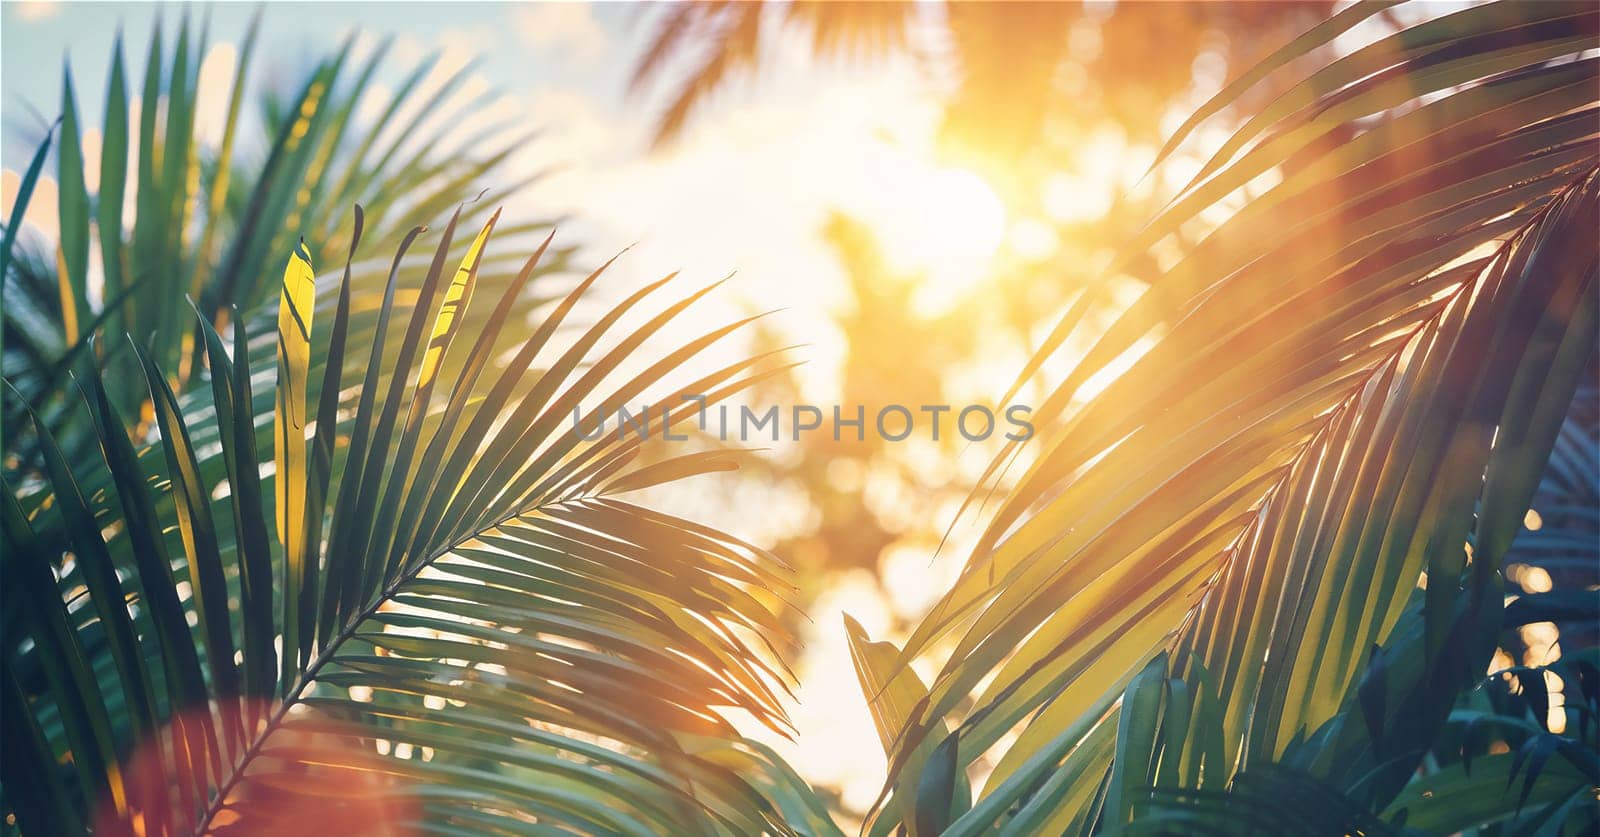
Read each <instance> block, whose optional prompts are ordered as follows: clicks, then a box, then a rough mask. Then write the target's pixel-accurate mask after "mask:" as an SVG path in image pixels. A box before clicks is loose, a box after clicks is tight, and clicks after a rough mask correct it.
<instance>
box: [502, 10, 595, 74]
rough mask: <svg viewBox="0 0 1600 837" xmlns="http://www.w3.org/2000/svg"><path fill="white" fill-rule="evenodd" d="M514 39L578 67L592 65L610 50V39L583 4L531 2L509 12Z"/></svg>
mask: <svg viewBox="0 0 1600 837" xmlns="http://www.w3.org/2000/svg"><path fill="white" fill-rule="evenodd" d="M511 22H512V25H513V26H515V27H516V30H517V36H518V38H519V39H520V40H521V41H522V42H524V43H526V44H527V45H528V46H531V47H535V48H538V49H549V50H550V51H551V52H554V53H557V54H560V55H561V56H562V57H564V58H566V59H568V60H570V61H573V62H576V63H577V64H579V65H581V66H592V65H593V64H594V63H595V62H596V61H597V60H598V59H599V58H600V57H601V56H603V55H605V54H606V52H607V51H608V50H609V49H610V47H611V36H610V35H609V34H608V33H607V32H606V30H605V27H603V26H601V25H600V22H599V21H598V20H596V19H595V17H594V14H593V12H592V10H591V9H590V7H589V5H588V4H587V3H535V4H533V5H528V6H520V7H518V8H517V9H516V10H515V11H513V12H512V13H511Z"/></svg>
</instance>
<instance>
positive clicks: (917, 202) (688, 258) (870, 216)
mask: <svg viewBox="0 0 1600 837" xmlns="http://www.w3.org/2000/svg"><path fill="white" fill-rule="evenodd" d="M256 8H257V7H256V6H254V5H252V4H242V3H239V4H236V3H219V4H215V5H211V6H208V7H190V8H189V12H190V13H191V14H194V15H197V16H203V15H209V19H210V38H209V47H208V51H207V54H206V57H205V59H204V61H205V63H204V64H202V72H201V77H202V80H201V93H200V98H201V105H200V108H201V112H200V115H199V117H198V122H199V124H200V128H199V130H200V133H201V135H202V137H205V136H207V131H208V125H211V126H214V125H216V124H218V123H220V122H221V120H222V117H223V114H224V113H225V111H226V95H227V90H228V86H229V85H230V84H231V78H232V72H233V69H234V62H235V61H236V60H237V53H238V44H239V41H240V39H241V38H242V37H243V35H244V33H245V31H246V29H247V26H248V23H249V20H250V17H251V15H252V14H254V13H255V11H256ZM182 11H183V10H182V8H181V7H174V6H171V5H166V6H162V5H159V4H146V3H128V4H89V3H79V4H63V3H37V2H28V3H18V2H7V3H5V4H4V5H3V6H0V37H3V45H4V49H3V50H0V94H3V96H0V98H3V102H4V107H3V110H0V118H3V132H0V169H4V172H3V173H0V181H3V182H0V186H3V187H4V188H3V189H0V214H4V215H6V216H7V217H9V213H10V211H11V202H12V200H13V199H14V197H15V193H16V189H17V183H18V181H19V175H18V172H19V171H20V170H22V169H24V168H25V167H26V165H27V162H28V160H29V158H30V157H31V156H32V153H33V151H34V149H35V147H36V145H37V143H38V142H39V140H40V138H41V137H42V135H43V131H44V128H45V127H46V126H47V125H48V123H49V122H50V121H52V120H53V119H54V117H55V114H56V113H57V112H58V111H59V102H60V96H61V67H62V62H63V61H70V63H71V66H72V70H73V73H74V77H75V78H76V79H77V86H78V90H77V95H78V97H79V99H78V100H79V109H80V113H82V114H84V115H85V117H84V119H85V123H86V125H89V126H94V125H98V122H99V117H98V114H99V113H100V112H101V109H102V107H103V99H104V85H105V79H106V76H107V72H108V66H109V58H110V49H109V47H110V45H111V43H112V42H113V39H114V38H115V37H116V35H117V33H118V32H119V31H120V32H121V33H122V35H123V37H124V38H125V42H126V49H127V51H128V60H129V65H130V68H131V72H133V73H135V74H137V73H138V72H141V71H142V66H143V53H144V49H145V45H146V44H147V43H148V41H149V37H150V32H151V27H152V26H153V25H155V23H156V21H157V20H158V18H164V19H165V21H166V26H167V29H166V31H167V32H168V33H170V32H171V31H172V29H173V26H174V18H175V17H176V16H177V15H179V14H181V13H182ZM262 11H263V19H262V31H261V36H260V38H261V40H260V43H259V46H258V52H257V59H256V61H255V62H254V64H253V65H252V66H253V69H252V72H253V73H255V74H256V79H257V81H258V82H259V81H265V82H267V83H274V82H276V83H277V84H280V85H286V84H288V83H289V81H288V80H289V79H291V78H297V77H298V76H299V72H298V66H297V65H298V63H301V62H309V61H310V60H311V57H312V56H316V55H324V54H327V53H328V52H329V51H331V50H332V49H334V48H335V47H336V46H337V45H338V44H339V43H341V42H342V41H343V40H344V39H345V38H347V37H349V36H350V35H351V34H352V33H359V34H357V36H356V37H357V46H356V50H357V52H358V53H359V52H362V51H364V50H370V49H371V48H372V47H373V46H374V45H375V44H376V43H378V41H379V39H380V38H381V37H382V36H384V35H393V36H394V38H395V40H394V44H393V46H392V49H391V53H390V56H389V60H388V61H387V62H386V63H385V70H386V71H387V72H388V75H387V76H386V77H385V76H380V78H379V79H378V81H379V83H380V84H387V85H394V84H397V83H398V81H399V78H400V77H402V76H403V75H404V74H405V73H406V72H409V71H410V70H411V69H412V68H413V67H415V66H416V65H417V63H418V62H420V61H422V60H424V59H425V57H426V56H428V55H429V54H430V53H432V52H434V51H436V50H437V51H442V52H443V55H444V62H443V66H444V67H445V69H446V70H453V69H455V68H456V67H459V66H461V65H462V64H463V63H465V62H467V61H469V60H472V61H475V62H476V63H475V65H474V67H475V69H474V70H473V76H472V78H471V79H470V80H469V81H468V82H467V84H466V85H465V89H466V90H468V91H481V90H491V91H497V93H498V96H497V98H496V99H495V103H494V105H493V107H492V109H491V110H492V111H493V112H494V113H493V114H491V115H495V114H498V115H501V116H510V117H513V121H514V122H516V123H517V128H518V129H519V130H522V129H528V128H534V127H538V128H541V129H543V131H542V133H541V135H540V136H539V138H538V139H537V140H535V141H534V142H533V143H531V144H529V145H528V146H527V147H526V148H524V149H523V150H522V151H521V152H520V153H519V154H518V156H517V157H516V158H515V159H513V160H512V161H511V165H510V168H511V169H512V170H523V171H531V170H535V169H542V168H547V167H551V166H556V167H559V171H558V172H557V173H556V174H554V175H553V176H551V177H549V178H547V179H546V180H544V181H542V182H540V183H539V184H537V185H536V186H535V187H534V188H532V189H530V190H529V191H527V192H526V193H525V194H523V195H521V196H520V197H518V198H516V199H514V202H513V203H512V204H511V205H509V206H508V207H507V208H506V217H507V218H508V219H520V220H531V219H540V218H548V217H552V216H557V215H559V216H566V217H567V218H568V220H566V221H564V222H563V224H562V226H561V230H560V238H561V240H562V241H565V242H566V243H568V244H573V243H576V244H578V245H580V247H581V250H580V252H581V254H582V258H581V259H580V261H579V264H580V265H595V264H598V263H599V262H601V261H603V260H604V259H606V258H609V257H610V256H612V255H614V254H615V253H617V252H618V251H620V250H621V249H623V248H625V247H627V248H630V249H629V251H628V253H627V254H626V256H625V257H624V258H623V259H621V260H620V261H619V262H618V263H617V265H616V266H615V268H614V269H613V271H614V278H613V279H611V280H608V281H611V282H615V283H616V284H617V286H621V287H634V286H637V285H638V284H639V283H642V282H644V281H647V280H649V279H654V278H657V277H659V276H661V275H663V274H665V273H667V272H670V271H673V270H681V271H682V272H683V273H684V274H685V276H686V277H689V278H691V279H692V280H693V281H695V282H696V283H703V282H709V281H712V280H715V279H718V278H721V277H723V276H726V275H729V274H733V277H734V278H733V280H732V281H731V282H729V283H728V285H727V286H725V289H724V290H723V291H719V293H717V294H715V295H713V297H711V298H710V299H709V300H708V302H709V307H708V308H706V309H704V310H703V311H702V314H703V316H704V317H706V318H707V319H709V320H717V321H718V324H720V323H721V322H727V321H728V320H729V319H731V318H733V317H736V316H740V315H743V314H746V313H751V312H754V311H765V310H772V309H779V310H777V312H776V313H775V314H774V315H773V316H772V318H771V319H770V320H769V325H770V326H771V327H773V328H774V329H775V330H777V331H778V332H779V333H780V334H786V335H787V336H789V337H790V338H792V340H793V341H794V342H804V343H807V344H808V345H807V346H806V348H805V360H806V362H807V365H806V367H804V368H803V369H802V370H801V371H800V373H799V374H800V377H801V382H802V386H804V387H805V388H806V389H807V391H808V392H809V393H810V394H811V398H812V400H813V401H814V402H815V403H828V401H829V399H830V397H831V396H832V395H833V393H832V392H830V390H831V388H832V387H833V380H834V374H833V367H834V366H835V365H836V364H837V362H838V359H839V355H840V353H841V352H842V348H841V346H840V343H839V341H838V339H837V334H836V332H835V326H834V324H833V320H832V316H831V315H832V314H833V313H835V312H837V311H838V310H839V308H840V306H843V305H848V304H849V300H848V299H847V298H846V296H847V294H846V293H845V291H844V287H845V285H844V280H843V275H842V273H841V269H840V266H839V265H838V263H837V262H836V261H835V259H834V257H833V255H832V253H831V251H830V250H829V249H828V247H827V246H825V245H824V244H823V242H822V240H821V238H820V232H821V227H822V224H823V222H824V220H825V219H826V217H827V215H828V213H829V212H830V211H834V210H842V211H845V212H847V213H849V214H851V215H852V216H855V217H858V218H859V219H861V220H863V221H865V222H866V223H868V224H869V225H870V227H871V228H872V229H873V231H874V232H875V233H876V235H877V237H878V239H879V241H880V244H881V245H882V246H883V248H884V250H885V255H886V256H887V258H888V260H889V263H890V266H891V267H892V268H895V269H903V270H920V271H924V272H926V274H927V283H926V285H925V287H924V293H922V294H921V295H920V296H919V297H918V300H917V302H918V305H919V306H923V307H925V308H927V309H928V311H929V312H933V311H937V310H938V309H939V308H940V306H941V304H942V303H943V300H944V299H947V298H948V297H950V296H951V294H950V293H949V291H951V290H954V289H955V288H957V287H958V286H960V285H961V284H962V283H964V282H969V281H974V280H973V277H977V276H980V275H982V274H983V273H984V267H985V266H986V263H987V260H988V259H989V258H990V257H991V256H992V254H993V253H994V252H995V251H996V249H997V248H998V247H999V246H1000V245H1001V243H1002V240H1003V239H1005V238H1006V237H1007V236H1013V235H1015V234H1016V226H1017V225H1015V224H1010V223H1009V222H1008V219H1007V218H1006V215H1005V210H1004V208H1003V207H1002V206H1001V205H1000V202H999V201H998V199H996V197H995V196H994V194H993V192H991V191H990V190H989V188H988V187H987V186H986V185H985V184H984V183H983V182H982V181H981V180H979V179H978V178H977V177H976V176H975V175H973V174H971V173H969V172H965V171H961V170H956V169H950V168H946V167H944V166H943V165H942V164H941V163H940V162H939V161H938V160H937V159H936V155H935V150H934V138H935V132H936V127H937V124H938V119H939V118H940V115H941V112H940V105H939V102H940V98H939V91H938V90H937V89H936V88H937V84H936V82H935V81H934V80H931V79H929V78H928V77H927V76H926V75H925V73H924V72H923V71H922V69H921V68H920V67H919V66H917V65H916V64H915V63H914V62H912V61H911V60H909V59H897V60H890V61H888V62H887V63H881V64H876V65H874V66H872V67H870V68H867V67H861V66H855V65H851V64H849V63H844V64H838V63H830V64H828V65H824V66H820V67H819V66H818V65H817V64H816V63H814V62H812V61H811V60H810V59H809V50H808V48H807V47H806V45H805V43H804V41H803V40H802V38H801V37H795V38H790V39H788V40H785V39H784V38H783V37H782V36H781V35H780V37H779V38H778V39H776V40H775V41H769V43H773V44H775V48H773V49H769V50H768V51H767V58H766V60H765V62H764V64H763V66H762V67H761V68H760V70H759V72H758V77H757V78H740V79H736V80H735V81H734V82H733V83H732V84H730V85H728V86H727V88H726V89H724V90H722V91H721V92H719V93H718V94H716V96H715V97H714V99H713V100H712V101H711V102H710V103H709V105H708V106H707V107H705V108H704V109H703V110H702V111H701V112H700V113H699V114H698V115H697V116H696V117H695V118H693V119H692V120H691V121H690V123H689V126H688V128H687V130H686V131H685V133H684V134H683V136H682V137H681V139H680V140H679V141H677V142H675V143H673V144H671V145H670V146H667V147H665V148H661V149H655V150H652V148H651V143H650V137H651V129H652V121H653V116H654V114H655V112H656V110H657V109H658V108H659V107H660V106H661V102H660V100H659V98H651V97H650V96H649V95H648V94H647V95H645V96H642V97H641V96H630V95H629V93H628V90H627V85H628V78H629V75H630V72H631V69H632V65H633V62H634V60H635V56H636V55H637V54H638V53H639V51H640V49H641V48H642V45H643V43H644V42H645V40H646V39H647V37H648V34H649V27H648V25H647V23H648V19H647V18H646V19H645V20H641V15H647V14H648V10H647V8H646V7H641V6H637V5H628V4H593V5H591V4H581V3H547V4H539V5H501V4H478V3H452V4H444V3H399V4H383V5H382V6H379V5H377V4H362V3H319V4H315V5H311V4H304V5H295V4H269V5H267V6H265V7H263V9H262ZM169 38H170V34H169ZM169 43H170V42H169ZM169 48H170V47H169ZM132 86H133V87H134V88H136V86H137V84H136V82H135V83H134V85H132ZM131 92H132V93H134V94H135V95H137V90H136V89H133V90H131ZM212 133H217V132H216V131H212ZM213 139H214V137H213ZM86 144H87V143H86ZM91 151H92V149H91ZM88 169H89V171H90V172H91V173H92V172H94V171H95V170H96V169H97V167H96V166H95V165H93V161H92V159H91V165H90V166H89V167H88ZM46 171H47V173H48V172H49V171H50V169H49V168H47V169H46ZM485 185H488V184H485ZM90 187H91V188H93V187H94V184H92V183H91V184H90ZM53 190H54V184H53V182H50V181H48V180H46V181H42V182H41V184H40V186H39V189H38V191H37V192H36V194H35V198H34V201H33V203H32V204H31V205H30V208H29V214H28V221H29V223H30V224H31V225H32V226H34V227H35V228H36V229H35V233H43V234H45V235H52V236H53V234H54V227H55V221H54V214H55V208H54V192H53ZM735 351H736V350H735ZM773 513H774V514H779V513H780V512H778V511H775V512H773ZM758 525H759V524H758ZM743 534H750V533H743ZM890 563H891V564H893V563H894V562H893V561H891V562H890ZM899 564H900V565H903V566H900V570H902V571H900V572H896V575H897V576H898V581H897V582H896V584H894V585H892V586H893V588H894V589H896V590H903V591H907V593H906V594H907V595H912V596H917V595H921V596H922V597H923V598H926V599H929V600H931V598H932V597H933V596H935V595H936V594H937V592H938V591H939V590H941V589H943V586H944V585H945V584H947V583H948V582H949V580H950V579H949V578H948V577H947V576H948V575H949V573H950V572H951V571H953V568H954V566H955V564H954V561H953V560H952V561H951V562H949V563H948V565H943V566H941V567H939V568H932V567H929V566H928V564H927V562H926V559H925V557H922V556H912V557H907V558H906V560H904V561H900V562H899ZM896 566H899V565H896ZM890 569H891V570H893V569H894V568H893V567H890ZM918 591H920V592H918ZM878 595H879V594H878V593H877V592H876V587H875V585H874V584H873V581H872V579H871V577H870V576H868V575H866V574H864V573H862V575H861V577H859V578H857V577H846V578H844V579H841V580H840V582H839V583H838V584H837V585H835V586H834V587H833V588H832V589H830V590H828V591H827V592H825V593H824V594H823V595H822V596H821V597H820V598H819V599H818V600H817V601H816V602H815V603H814V604H813V606H812V607H811V608H810V616H811V619H812V622H811V624H812V625H813V626H815V627H814V628H813V629H812V630H811V632H810V635H809V636H807V637H806V641H807V643H808V651H807V657H806V660H805V661H804V662H803V663H802V664H801V665H800V666H799V670H800V672H801V674H802V681H803V682H802V684H801V688H800V691H799V693H798V703H797V704H796V705H795V706H794V707H792V715H793V717H794V720H795V722H796V725H797V727H798V728H799V731H800V735H799V736H798V739H799V741H800V742H802V743H801V744H800V745H795V744H789V743H785V742H779V741H773V742H771V743H774V744H775V745H777V746H778V747H779V748H780V751H782V752H784V754H785V756H786V757H787V758H789V759H790V760H791V762H792V763H793V764H794V765H795V766H796V768H797V769H799V770H800V771H801V773H802V775H804V776H806V777H807V778H808V779H811V780H812V781H814V782H817V783H819V784H822V785H826V786H830V787H834V788H837V789H841V790H842V791H843V792H844V793H845V795H846V802H847V804H848V805H849V806H850V807H854V808H860V807H863V806H865V805H866V804H868V803H870V802H871V801H872V798H873V796H874V795H875V794H876V791H877V789H878V783H879V782H880V781H881V779H882V776H883V769H884V764H883V758H882V753H881V751H879V750H878V748H877V744H876V742H877V738H876V733H875V732H874V730H873V727H872V724H871V719H870V716H869V715H868V714H867V711H866V707H865V703H864V701H863V700H862V698H861V695H860V693H859V690H858V688H857V686H856V684H855V678H854V673H853V670H852V668H851V665H850V662H849V652H848V648H847V646H846V644H845V638H844V634H843V631H842V630H841V628H840V625H841V617H840V614H841V613H842V612H844V611H849V612H850V613H852V614H853V615H855V616H856V617H857V618H859V619H860V620H861V621H862V623H863V624H864V626H865V627H866V629H867V630H868V632H869V633H871V634H873V635H880V634H881V632H882V631H884V630H885V629H886V627H885V624H884V623H883V621H882V620H883V615H882V614H883V611H884V607H883V602H881V601H879V600H877V596H878ZM808 672H809V673H812V676H807V674H808ZM816 672H825V673H826V674H821V675H819V674H815V673H816ZM841 753H851V754H852V755H851V756H850V757H849V758H840V754H841Z"/></svg>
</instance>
